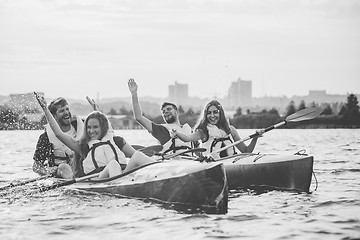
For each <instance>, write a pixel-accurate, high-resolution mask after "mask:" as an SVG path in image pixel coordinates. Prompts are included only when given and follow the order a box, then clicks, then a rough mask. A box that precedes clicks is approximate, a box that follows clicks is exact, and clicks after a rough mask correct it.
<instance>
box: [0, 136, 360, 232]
mask: <svg viewBox="0 0 360 240" xmlns="http://www.w3.org/2000/svg"><path fill="white" fill-rule="evenodd" d="M40 133H41V131H6V132H4V131H2V132H0V134H1V140H0V168H1V171H0V185H6V184H9V183H10V182H11V181H14V180H25V179H30V178H35V177H37V175H36V174H34V173H33V172H32V170H31V165H32V154H33V151H34V148H35V145H36V141H37V137H38V135H39V134H40ZM116 133H117V134H120V135H122V136H123V137H125V139H126V140H127V141H128V142H129V143H130V144H141V145H145V146H147V145H154V144H157V143H156V141H155V140H154V139H153V138H152V137H151V136H150V135H149V134H148V133H147V132H146V131H142V130H136V131H134V130H121V131H120V130H118V131H116ZM239 133H240V135H241V136H242V137H246V136H248V135H249V134H252V133H253V130H239ZM302 149H305V150H306V152H307V154H310V155H313V156H314V160H315V161H314V171H315V174H316V177H317V179H318V182H319V186H318V189H317V191H314V192H313V193H311V194H306V193H301V194H298V193H293V192H281V191H269V190H266V189H242V190H236V191H231V192H230V197H229V210H228V213H227V214H225V215H208V214H202V213H196V214H184V213H180V212H178V211H176V210H172V209H164V207H163V206H162V205H159V204H154V203H150V202H144V201H138V200H134V199H127V198H119V197H114V196H108V195H101V194H85V193H82V192H74V191H67V190H64V189H62V188H60V189H55V190H51V191H48V192H43V193H38V192H37V189H38V188H39V187H40V186H41V185H46V184H51V180H41V181H36V182H34V183H31V184H27V185H24V186H19V187H16V188H13V189H10V190H5V191H1V193H0V204H1V208H0V220H2V221H1V223H0V235H1V238H2V239H45V238H55V239H99V238H103V239H119V238H122V239H130V238H138V239H165V238H169V239H184V238H186V239H205V238H206V239H217V238H228V239H239V238H242V239H244V238H245V239H246V238H247V239H325V238H329V239H346V238H347V239H356V238H360V219H359V216H360V200H359V199H360V196H359V183H360V174H359V171H360V160H359V155H360V150H359V149H360V130H357V129H355V130H342V129H326V130H320V129H317V130H314V129H311V130H304V129H302V130H283V129H278V130H274V131H271V132H269V133H267V134H264V137H263V138H260V139H259V141H258V145H257V147H256V149H255V152H261V153H287V154H288V153H295V152H297V151H299V150H302ZM314 189H315V181H314V178H313V182H312V185H311V189H310V190H311V191H313V190H314Z"/></svg>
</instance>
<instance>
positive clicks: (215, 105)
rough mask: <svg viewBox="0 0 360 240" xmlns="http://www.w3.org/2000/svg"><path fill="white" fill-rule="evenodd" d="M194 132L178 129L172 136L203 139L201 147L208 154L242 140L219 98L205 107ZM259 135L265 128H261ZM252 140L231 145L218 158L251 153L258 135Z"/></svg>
mask: <svg viewBox="0 0 360 240" xmlns="http://www.w3.org/2000/svg"><path fill="white" fill-rule="evenodd" d="M194 129H195V131H194V133H191V134H188V135H185V134H183V133H180V132H178V131H176V130H173V131H172V133H171V136H172V137H178V138H180V140H182V141H184V142H189V141H199V140H201V143H202V144H201V147H204V148H205V149H206V152H205V153H204V154H206V155H208V154H210V153H212V152H213V151H216V150H218V149H220V148H222V147H225V146H226V145H230V144H231V143H233V142H236V141H238V140H240V136H239V133H238V132H237V130H236V129H235V128H234V127H233V126H231V125H230V124H229V122H228V120H227V119H226V117H225V112H224V109H223V107H222V106H221V104H220V103H219V102H218V101H217V100H211V101H210V102H209V103H207V104H206V105H205V107H204V110H203V112H202V115H201V116H200V118H199V119H198V121H197V123H196V125H195V127H194ZM258 132H259V136H261V134H262V133H263V130H259V131H258ZM259 136H257V137H255V138H253V139H252V140H251V142H250V144H249V145H246V144H245V143H243V142H240V143H238V144H237V145H236V147H235V146H234V147H229V148H228V149H226V150H223V151H221V152H220V153H218V154H217V155H216V157H217V158H221V157H226V156H230V155H233V154H236V153H239V151H240V152H242V153H251V152H252V151H253V150H254V148H255V145H256V142H257V139H258V137H259Z"/></svg>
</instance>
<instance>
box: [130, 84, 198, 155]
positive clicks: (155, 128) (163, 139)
mask: <svg viewBox="0 0 360 240" xmlns="http://www.w3.org/2000/svg"><path fill="white" fill-rule="evenodd" d="M128 86H129V90H130V92H131V98H132V105H133V111H134V117H135V119H136V121H137V122H139V123H140V124H141V125H142V126H143V127H144V128H145V129H146V130H148V131H149V133H150V134H151V135H152V136H153V137H155V138H156V139H157V140H158V141H159V142H160V144H161V145H163V152H164V153H166V152H176V151H177V150H179V149H190V148H191V143H186V142H183V141H181V140H180V139H178V138H171V136H170V131H171V130H173V129H176V131H178V132H182V133H184V134H190V133H191V127H190V126H189V124H187V123H186V124H184V125H181V124H180V120H179V111H178V108H177V106H176V105H175V104H174V103H171V102H164V103H163V104H162V106H161V113H162V117H163V119H164V121H165V124H157V123H154V122H152V121H151V120H150V119H148V118H146V117H144V116H143V114H142V111H141V107H140V103H139V99H138V96H137V90H138V86H137V84H136V82H135V80H134V79H132V78H130V79H129V81H128Z"/></svg>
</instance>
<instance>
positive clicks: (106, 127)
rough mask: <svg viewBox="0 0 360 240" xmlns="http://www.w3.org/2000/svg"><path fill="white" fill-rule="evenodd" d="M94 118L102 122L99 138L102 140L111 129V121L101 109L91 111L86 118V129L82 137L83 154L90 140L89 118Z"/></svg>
mask: <svg viewBox="0 0 360 240" xmlns="http://www.w3.org/2000/svg"><path fill="white" fill-rule="evenodd" d="M92 118H95V119H98V120H99V122H100V129H101V134H100V139H99V140H101V139H102V138H103V137H104V136H105V135H106V134H107V133H108V131H109V121H108V118H107V117H106V115H105V114H103V113H102V112H99V111H93V112H91V113H90V114H89V115H88V116H87V117H86V119H85V123H84V128H85V131H84V134H83V135H82V137H81V138H80V146H81V152H82V154H84V153H86V149H87V145H88V143H89V141H90V136H89V133H88V131H87V125H88V123H89V120H90V119H92Z"/></svg>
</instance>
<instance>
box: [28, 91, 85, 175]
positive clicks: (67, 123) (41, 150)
mask: <svg viewBox="0 0 360 240" xmlns="http://www.w3.org/2000/svg"><path fill="white" fill-rule="evenodd" d="M48 108H49V110H50V112H51V114H52V115H53V116H54V118H55V120H56V121H57V122H58V124H59V126H60V128H61V130H62V131H63V132H65V133H67V134H69V135H71V136H73V137H75V138H77V139H80V137H81V136H82V134H83V132H84V124H83V121H82V120H81V119H80V118H79V117H77V116H74V115H72V114H71V112H70V107H69V104H68V102H67V101H66V99H64V98H62V97H59V98H57V99H54V100H53V101H51V102H50V104H49V106H48ZM73 157H74V153H73V151H72V150H70V149H69V148H68V147H67V146H66V145H65V144H63V143H62V142H61V141H60V140H59V139H58V138H57V137H56V136H55V134H54V132H53V131H52V130H51V128H50V126H49V125H48V124H47V125H46V126H45V131H44V133H42V134H41V135H40V136H39V139H38V142H37V145H36V150H35V153H34V157H33V159H34V163H33V171H34V172H35V173H38V174H39V175H52V176H55V177H60V178H67V179H70V178H72V177H73V171H72V168H71V166H72V164H73V163H72V161H73Z"/></svg>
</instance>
